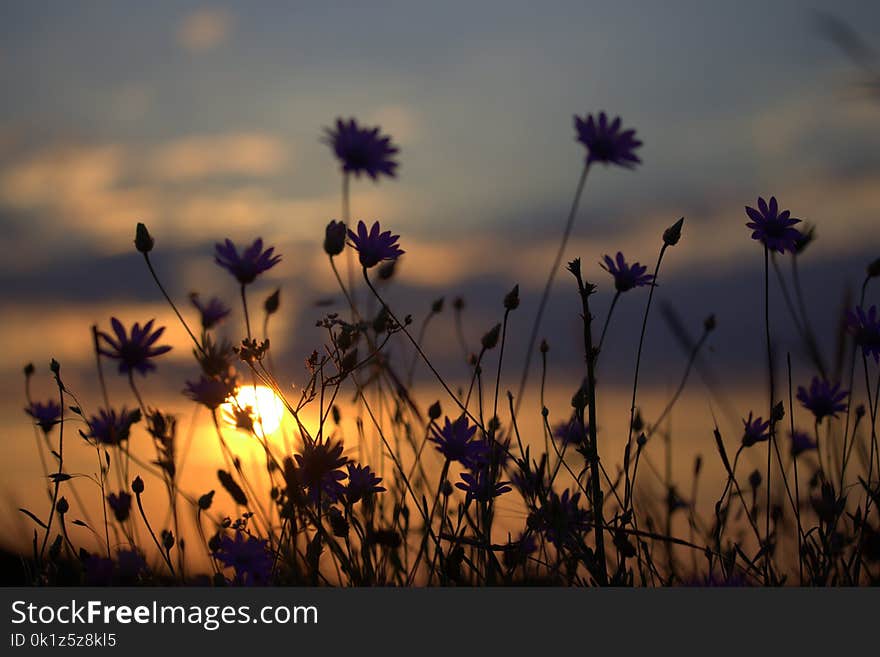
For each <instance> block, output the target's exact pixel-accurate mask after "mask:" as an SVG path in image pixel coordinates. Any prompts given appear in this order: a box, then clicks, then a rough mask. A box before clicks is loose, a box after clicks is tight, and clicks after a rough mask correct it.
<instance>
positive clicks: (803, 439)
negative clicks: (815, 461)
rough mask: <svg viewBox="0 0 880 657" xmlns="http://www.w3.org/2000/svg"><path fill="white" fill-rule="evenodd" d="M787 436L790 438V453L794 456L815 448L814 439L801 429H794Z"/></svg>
mask: <svg viewBox="0 0 880 657" xmlns="http://www.w3.org/2000/svg"><path fill="white" fill-rule="evenodd" d="M789 438H791V455H792V456H794V457H797V456H800V455H801V454H803V453H804V452H807V451H810V450H813V449H816V441H815V440H813V439H812V438H810V436H809V434H807V433H804V432H803V431H797V430H795V431H794V432H793V433H790V434H789Z"/></svg>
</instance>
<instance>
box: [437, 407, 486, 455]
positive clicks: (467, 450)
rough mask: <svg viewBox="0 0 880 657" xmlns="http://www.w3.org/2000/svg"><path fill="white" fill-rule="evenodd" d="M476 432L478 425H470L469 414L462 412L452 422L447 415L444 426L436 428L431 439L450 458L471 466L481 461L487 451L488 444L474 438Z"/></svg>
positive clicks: (438, 449)
mask: <svg viewBox="0 0 880 657" xmlns="http://www.w3.org/2000/svg"><path fill="white" fill-rule="evenodd" d="M476 432H477V426H476V425H474V426H470V425H469V424H468V419H467V416H466V415H464V414H462V415H461V416H459V418H458V419H457V420H455V422H450V421H449V418H448V417H447V418H446V421H445V424H444V426H443V428H442V429H441V430H440V431H437V430H436V429H435V430H434V435H432V436H431V437H430V438H429V440H430V441H431V442H433V443H434V444H435V445H436V446H437V451H439V452H440V453H441V454H443V456H445V457H446V458H447V459H448V460H450V461H457V462H458V463H462V464H464V465H466V466H471V465H473V464H476V463H479V462H481V461H482V460H483V459H484V458H485V456H486V452H487V449H486V444H485V443H484V442H483V441H482V440H479V439H476V440H475V439H474V434H475V433H476Z"/></svg>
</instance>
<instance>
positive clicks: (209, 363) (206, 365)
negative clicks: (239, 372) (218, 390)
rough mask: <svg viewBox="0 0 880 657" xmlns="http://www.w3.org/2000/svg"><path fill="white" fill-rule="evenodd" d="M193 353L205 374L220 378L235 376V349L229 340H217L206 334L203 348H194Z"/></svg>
mask: <svg viewBox="0 0 880 657" xmlns="http://www.w3.org/2000/svg"><path fill="white" fill-rule="evenodd" d="M193 355H194V356H195V358H196V360H197V361H198V363H199V366H200V367H201V368H202V372H204V374H205V376H207V377H219V378H232V377H234V376H235V368H234V367H233V366H232V362H233V360H234V359H235V350H234V349H233V347H232V343H231V342H229V341H228V340H225V339H224V340H222V341H220V342H216V341H215V340H213V339H212V338H211V336H210V335H209V336H206V337H205V340H203V342H202V349H201V350H196V349H194V350H193Z"/></svg>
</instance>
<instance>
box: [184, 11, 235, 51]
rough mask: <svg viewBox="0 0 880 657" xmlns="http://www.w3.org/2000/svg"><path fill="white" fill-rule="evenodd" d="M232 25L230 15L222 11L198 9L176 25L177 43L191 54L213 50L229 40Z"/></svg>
mask: <svg viewBox="0 0 880 657" xmlns="http://www.w3.org/2000/svg"><path fill="white" fill-rule="evenodd" d="M232 24H233V20H232V15H231V14H230V13H229V12H228V11H226V10H224V9H213V8H207V7H206V8H202V9H198V10H196V11H194V12H192V13H191V14H188V15H187V16H185V17H184V18H183V20H181V21H180V23H179V24H178V27H177V42H178V44H180V46H182V47H183V48H185V49H186V50H189V51H192V52H205V51H208V50H213V49H214V48H216V47H217V46H220V45H222V44H223V43H225V42H226V41H227V40H228V39H229V35H230V33H231V31H232Z"/></svg>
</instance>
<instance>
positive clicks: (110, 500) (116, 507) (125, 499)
mask: <svg viewBox="0 0 880 657" xmlns="http://www.w3.org/2000/svg"><path fill="white" fill-rule="evenodd" d="M107 504H108V505H109V506H110V508H111V509H112V510H113V515H115V516H116V520H118V521H119V522H125V521H126V520H128V514H129V513H130V512H131V495H129V494H128V493H126V492H125V491H120V492H119V494H116V493H110V494H109V495H108V496H107Z"/></svg>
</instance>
